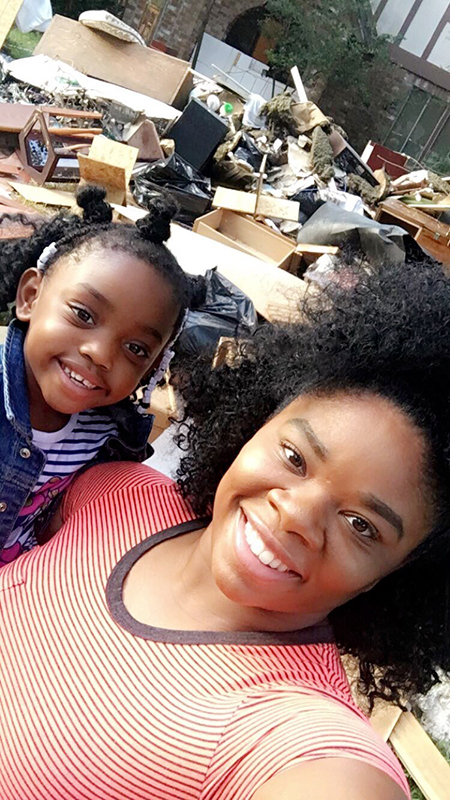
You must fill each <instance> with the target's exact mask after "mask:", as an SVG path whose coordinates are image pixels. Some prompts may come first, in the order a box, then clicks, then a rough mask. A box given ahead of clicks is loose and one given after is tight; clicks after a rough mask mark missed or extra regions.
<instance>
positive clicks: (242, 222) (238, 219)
mask: <svg viewBox="0 0 450 800" xmlns="http://www.w3.org/2000/svg"><path fill="white" fill-rule="evenodd" d="M194 231H195V232H196V233H199V234H201V236H207V237H208V238H209V239H214V240H215V241H216V242H222V244H226V245H228V247H232V248H234V249H235V250H240V251H241V252H242V253H248V254H249V255H252V256H255V257H256V258H260V259H261V260H262V261H265V262H266V263H267V264H272V265H273V266H276V267H279V268H280V269H285V270H287V271H288V272H293V271H295V269H296V268H297V266H298V264H299V262H300V256H299V255H298V254H297V253H296V252H295V251H296V243H295V242H294V241H291V240H290V239H288V238H287V237H285V236H281V235H279V234H277V233H273V232H272V231H271V230H270V228H268V227H266V226H265V225H261V224H260V223H259V222H255V221H254V220H253V219H250V218H249V217H244V216H241V215H240V214H236V213H235V212H234V211H228V210H226V209H223V208H218V209H217V210H216V211H211V212H210V213H209V214H205V215H204V216H203V217H198V219H196V221H195V222H194Z"/></svg>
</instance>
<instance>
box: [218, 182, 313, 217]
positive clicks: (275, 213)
mask: <svg viewBox="0 0 450 800" xmlns="http://www.w3.org/2000/svg"><path fill="white" fill-rule="evenodd" d="M256 200H257V195H256V194H253V193H252V192H240V191H238V190H237V189H226V188H225V187H224V186H218V188H217V189H216V193H215V195H214V199H213V201H212V204H213V206H214V207H215V208H228V209H230V211H237V212H238V213H240V214H255V213H256ZM299 211H300V203H297V202H296V201H294V200H280V199H278V198H277V197H269V196H268V195H261V196H260V198H259V202H258V214H259V215H261V216H263V217H274V218H275V219H287V220H290V221H291V222H298V215H299Z"/></svg>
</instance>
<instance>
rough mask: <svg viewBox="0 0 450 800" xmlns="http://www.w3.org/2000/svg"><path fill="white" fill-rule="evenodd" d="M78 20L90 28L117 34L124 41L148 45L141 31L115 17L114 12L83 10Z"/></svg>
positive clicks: (111, 34)
mask: <svg viewBox="0 0 450 800" xmlns="http://www.w3.org/2000/svg"><path fill="white" fill-rule="evenodd" d="M78 22H81V24H82V25H86V26H87V27H88V28H95V30H97V31H102V32H103V33H109V35H110V36H115V37H116V39H122V41H124V42H134V44H141V45H143V46H144V47H146V46H147V45H146V44H145V42H144V40H143V38H142V36H141V34H140V33H138V32H137V31H135V30H134V28H131V27H130V26H129V25H126V24H125V22H122V20H121V19H118V18H117V17H115V16H114V14H110V13H109V11H83V13H82V14H80V16H79V17H78Z"/></svg>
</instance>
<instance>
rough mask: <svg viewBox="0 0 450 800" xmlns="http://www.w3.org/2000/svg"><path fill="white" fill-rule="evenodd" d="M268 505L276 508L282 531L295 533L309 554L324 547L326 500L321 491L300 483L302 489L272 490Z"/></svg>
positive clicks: (318, 488)
mask: <svg viewBox="0 0 450 800" xmlns="http://www.w3.org/2000/svg"><path fill="white" fill-rule="evenodd" d="M268 500H269V503H270V504H271V505H272V507H273V508H275V510H276V512H277V514H278V518H279V524H280V528H281V530H283V531H285V532H286V533H295V534H297V536H300V537H301V538H302V539H303V542H304V544H305V546H306V547H308V549H310V550H316V551H318V550H321V549H322V548H323V546H324V544H325V498H324V494H323V491H322V490H321V488H320V487H314V486H313V485H312V483H311V484H310V485H309V486H307V484H306V482H302V486H301V489H295V490H294V489H290V488H277V489H271V490H270V491H269V495H268Z"/></svg>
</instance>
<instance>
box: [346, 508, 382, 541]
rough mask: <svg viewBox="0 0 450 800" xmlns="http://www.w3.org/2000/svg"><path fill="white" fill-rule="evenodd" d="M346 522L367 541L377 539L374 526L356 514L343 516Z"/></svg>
mask: <svg viewBox="0 0 450 800" xmlns="http://www.w3.org/2000/svg"><path fill="white" fill-rule="evenodd" d="M344 516H345V518H346V520H347V521H348V522H349V524H350V525H351V527H352V528H353V530H354V531H356V533H358V534H359V535H360V536H365V537H366V538H368V539H377V538H378V531H377V529H376V528H375V526H374V525H372V524H371V523H370V522H368V521H367V520H366V519H364V517H358V516H357V515H356V514H344Z"/></svg>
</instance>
